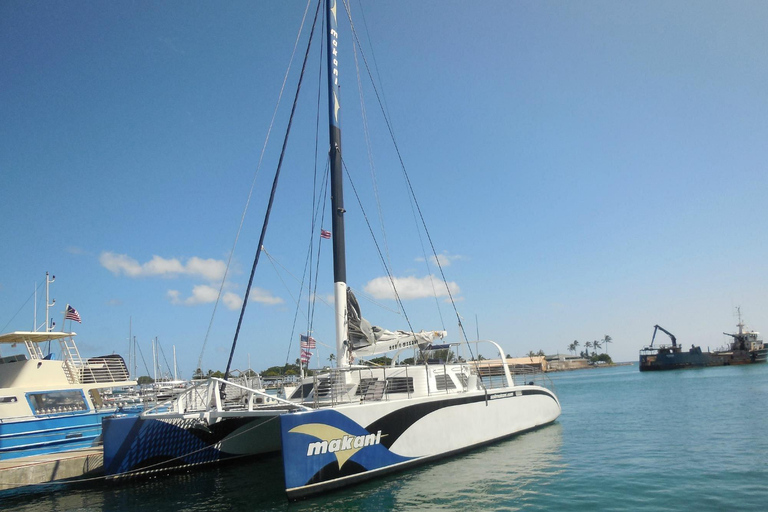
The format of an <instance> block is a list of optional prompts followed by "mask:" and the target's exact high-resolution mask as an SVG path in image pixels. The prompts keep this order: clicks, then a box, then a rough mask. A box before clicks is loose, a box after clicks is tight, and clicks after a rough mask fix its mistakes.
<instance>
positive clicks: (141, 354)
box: [136, 342, 151, 376]
mask: <svg viewBox="0 0 768 512" xmlns="http://www.w3.org/2000/svg"><path fill="white" fill-rule="evenodd" d="M136 347H137V348H138V349H139V355H140V356H141V362H142V363H144V371H146V372H147V376H149V374H150V373H151V372H150V371H149V366H147V360H146V359H144V352H142V351H141V345H139V344H138V342H137V343H136Z"/></svg>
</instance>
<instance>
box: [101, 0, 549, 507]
mask: <svg viewBox="0 0 768 512" xmlns="http://www.w3.org/2000/svg"><path fill="white" fill-rule="evenodd" d="M337 7H338V6H337V2H336V0H328V1H327V2H326V9H325V18H326V24H325V26H326V34H325V36H326V49H327V53H326V55H327V76H328V110H329V121H330V122H329V134H330V143H329V159H330V188H331V212H332V232H333V237H332V243H333V273H334V324H335V351H336V352H335V360H336V364H337V367H336V368H331V369H328V370H326V371H323V372H317V373H315V374H313V375H310V376H307V377H306V378H304V380H303V381H302V382H301V384H300V385H299V386H298V387H297V388H296V390H295V391H294V393H293V394H292V395H290V396H289V397H288V398H285V399H283V398H278V397H274V396H272V395H269V394H267V393H265V392H264V391H263V390H259V389H254V388H249V387H247V386H241V385H237V384H233V383H230V382H228V381H227V380H226V379H215V378H213V379H209V380H208V381H207V382H205V383H204V384H200V385H198V386H196V387H194V388H192V389H190V390H188V391H187V392H186V393H184V394H183V395H181V396H180V397H179V398H178V399H177V400H176V401H174V402H173V403H172V404H171V405H170V410H167V411H162V412H161V411H147V412H145V413H143V414H142V415H141V416H139V417H126V418H110V419H107V420H105V422H104V446H105V452H104V461H105V468H106V471H107V474H109V475H111V476H114V477H125V476H131V475H135V474H140V473H146V472H150V471H158V470H165V469H168V468H169V467H178V466H188V465H194V464H202V463H208V462H216V461H221V460H227V459H234V458H236V457H242V456H253V455H259V454H264V453H268V452H273V451H280V452H281V453H282V459H283V467H284V476H285V488H286V493H287V496H288V498H289V499H298V498H303V497H306V496H310V495H313V494H317V493H320V492H324V491H327V490H330V489H334V488H339V487H343V486H346V485H350V484H353V483H356V482H359V481H362V480H365V479H368V478H372V477H375V476H378V475H382V474H385V473H389V472H392V471H397V470H401V469H404V468H406V467H410V466H413V465H415V464H423V463H426V462H429V461H432V460H435V459H438V458H440V457H446V456H449V455H453V454H456V453H459V452H462V451H465V450H469V449H472V448H475V447H478V446H482V445H485V444H488V443H492V442H495V441H498V440H500V439H504V438H507V437H510V436H513V435H515V434H518V433H520V432H524V431H527V430H531V429H534V428H537V427H541V426H543V425H547V424H550V423H552V422H554V421H555V420H556V419H557V418H558V416H559V415H560V412H561V407H560V402H559V400H558V398H557V396H556V395H555V393H554V392H553V391H552V390H550V389H548V388H547V387H544V386H541V385H536V384H534V383H533V382H532V381H531V380H530V376H527V375H519V374H514V375H513V374H512V373H510V370H509V367H508V365H507V364H506V363H505V360H506V357H505V355H504V352H503V350H502V349H501V347H500V346H499V345H498V344H497V343H495V342H492V341H482V342H481V341H472V342H468V341H462V342H454V343H451V342H447V341H446V337H447V333H446V332H445V331H442V330H426V331H418V332H417V331H413V330H409V331H390V330H387V329H383V328H380V327H377V326H373V325H371V324H370V323H369V322H368V321H367V320H366V319H365V318H363V317H362V316H361V312H360V308H359V305H358V303H357V300H356V298H355V297H354V294H353V293H352V291H351V290H350V288H349V287H348V285H347V277H346V256H345V229H344V228H345V226H344V217H345V213H346V210H345V209H344V202H343V185H342V157H341V124H340V122H339V114H340V110H341V102H340V97H339V82H338V76H339V73H338V67H339V58H338V57H339V44H338V38H339V28H338V20H337V16H338V15H339V14H340V13H339V12H338V9H337ZM318 10H319V6H318ZM316 19H317V15H316ZM278 176H279V166H278V170H277V172H276V176H275V183H276V180H277V178H278ZM274 193H275V186H274V185H273V189H272V195H271V196H270V199H269V206H268V209H267V215H266V219H265V222H264V225H263V227H262V232H261V238H260V240H259V244H258V250H257V254H256V258H255V260H254V268H253V269H252V271H251V281H252V280H253V270H254V269H255V266H256V264H257V262H258V256H259V253H260V251H261V250H262V247H263V241H264V234H265V232H266V227H267V223H268V218H269V211H270V208H271V205H272V201H273V199H274ZM324 238H327V237H324ZM250 289H251V283H250V282H249V285H248V287H247V290H250ZM247 293H248V292H246V296H245V300H244V303H243V308H245V306H246V304H247V297H248V296H247ZM241 320H242V313H241ZM237 332H239V324H238V331H237ZM464 339H466V336H465V337H464ZM236 340H237V333H236V335H235V342H236ZM483 345H484V346H486V347H490V349H491V350H493V352H494V354H498V359H497V361H499V363H498V364H496V365H493V366H491V365H489V364H482V362H481V361H478V359H480V358H479V357H477V355H479V354H480V350H482V349H481V346H483ZM232 351H233V352H234V343H233V349H232ZM406 351H409V352H410V351H414V352H416V353H417V354H418V357H417V358H416V361H415V363H416V364H398V361H399V360H400V356H401V355H402V354H403V353H404V352H406ZM463 351H466V353H467V356H468V357H466V358H465V357H461V356H460V354H462V353H463ZM381 354H391V356H392V362H391V364H389V365H386V366H374V365H372V364H367V363H366V361H365V359H364V358H366V357H371V356H376V355H381ZM438 354H439V356H438ZM451 356H452V357H451ZM494 357H495V356H494ZM230 361H231V358H230ZM232 388H236V389H238V390H239V392H240V393H239V398H238V399H237V400H234V401H233V400H231V398H230V392H231V390H232Z"/></svg>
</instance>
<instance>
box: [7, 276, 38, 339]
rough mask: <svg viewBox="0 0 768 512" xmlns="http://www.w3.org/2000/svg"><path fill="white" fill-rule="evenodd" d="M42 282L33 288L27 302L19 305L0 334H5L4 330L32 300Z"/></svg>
mask: <svg viewBox="0 0 768 512" xmlns="http://www.w3.org/2000/svg"><path fill="white" fill-rule="evenodd" d="M43 282H44V281H40V284H38V285H37V288H35V289H34V290H33V291H32V293H30V294H29V297H27V300H25V301H24V304H22V305H21V307H20V308H19V310H18V311H16V312H15V313H14V314H13V316H12V317H11V319H10V320H8V323H6V324H5V325H4V326H3V328H2V329H1V330H0V332H5V329H6V328H7V327H8V326H9V325H10V324H11V322H13V319H14V318H16V315H18V314H19V313H20V312H21V310H22V309H24V306H26V305H27V303H28V302H29V301H30V300H32V297H34V296H35V293H37V290H39V289H40V288H41V287H42V286H43ZM45 323H46V325H47V324H48V320H47V319H46V321H45ZM35 329H37V326H35Z"/></svg>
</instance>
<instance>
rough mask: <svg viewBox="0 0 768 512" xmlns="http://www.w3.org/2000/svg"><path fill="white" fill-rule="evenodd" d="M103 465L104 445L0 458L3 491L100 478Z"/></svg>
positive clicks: (0, 484)
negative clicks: (46, 453) (8, 458)
mask: <svg viewBox="0 0 768 512" xmlns="http://www.w3.org/2000/svg"><path fill="white" fill-rule="evenodd" d="M103 466H104V452H103V450H102V448H101V447H96V448H84V449H82V450H73V451H70V452H63V453H52V454H49V455H33V456H31V457H22V458H19V459H10V460H0V492H2V491H5V490H8V489H16V488H19V487H25V486H28V485H40V484H47V483H51V482H60V481H64V480H73V479H79V478H89V477H98V476H100V475H101V474H102V470H103Z"/></svg>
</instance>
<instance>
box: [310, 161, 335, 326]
mask: <svg viewBox="0 0 768 512" xmlns="http://www.w3.org/2000/svg"><path fill="white" fill-rule="evenodd" d="M330 167H331V160H330V155H329V158H327V159H326V162H325V172H324V173H323V186H322V189H323V199H322V201H320V202H319V203H318V205H329V202H328V189H329V186H330V184H329V178H330V175H331V173H330ZM325 212H326V208H322V209H321V210H320V226H322V225H323V222H324V221H325ZM331 236H333V233H331ZM322 246H323V239H322V237H321V238H320V239H319V240H318V242H317V261H316V263H315V287H314V288H313V289H312V293H311V299H310V301H309V304H310V305H311V309H310V311H311V313H310V319H309V326H310V327H311V326H313V325H314V323H315V311H316V310H317V297H318V296H317V287H318V285H319V284H320V279H319V277H320V255H321V254H322V253H321V252H320V249H321V248H322ZM320 300H321V301H322V302H323V303H325V304H328V303H327V302H326V301H325V300H324V299H322V298H320Z"/></svg>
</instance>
